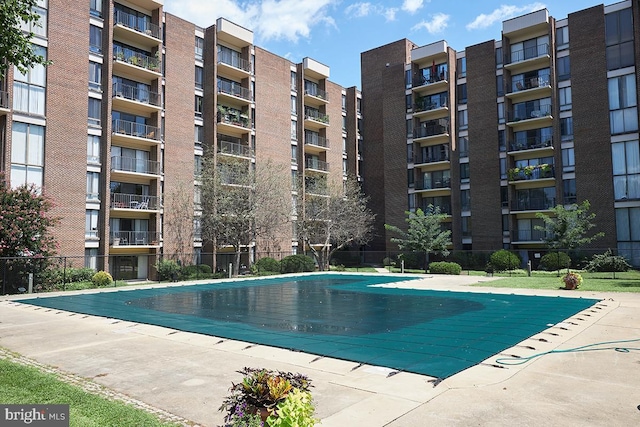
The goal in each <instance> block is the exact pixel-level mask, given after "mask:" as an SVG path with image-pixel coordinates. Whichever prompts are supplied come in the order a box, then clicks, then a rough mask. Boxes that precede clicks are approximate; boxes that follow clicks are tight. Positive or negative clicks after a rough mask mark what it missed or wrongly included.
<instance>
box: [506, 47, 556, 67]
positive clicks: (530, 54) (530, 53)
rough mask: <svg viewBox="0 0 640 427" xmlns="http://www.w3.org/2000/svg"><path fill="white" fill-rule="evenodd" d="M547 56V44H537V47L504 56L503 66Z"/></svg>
mask: <svg viewBox="0 0 640 427" xmlns="http://www.w3.org/2000/svg"><path fill="white" fill-rule="evenodd" d="M548 54H549V45H548V44H546V43H545V44H539V45H537V46H532V47H528V48H526V49H522V50H516V51H514V52H512V53H511V55H506V60H505V64H513V63H514V62H521V61H526V60H528V59H533V58H537V57H539V56H543V55H548Z"/></svg>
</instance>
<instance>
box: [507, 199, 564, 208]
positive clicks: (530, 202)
mask: <svg viewBox="0 0 640 427" xmlns="http://www.w3.org/2000/svg"><path fill="white" fill-rule="evenodd" d="M555 205H556V199H555V198H548V197H533V198H527V199H523V200H514V201H513V202H512V203H511V210H512V211H543V210H547V209H551V208H552V207H554V206H555Z"/></svg>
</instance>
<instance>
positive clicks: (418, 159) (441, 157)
mask: <svg viewBox="0 0 640 427" xmlns="http://www.w3.org/2000/svg"><path fill="white" fill-rule="evenodd" d="M448 161H449V152H446V153H438V154H432V155H427V156H421V155H417V156H415V158H414V160H413V162H414V163H416V164H419V163H435V162H448Z"/></svg>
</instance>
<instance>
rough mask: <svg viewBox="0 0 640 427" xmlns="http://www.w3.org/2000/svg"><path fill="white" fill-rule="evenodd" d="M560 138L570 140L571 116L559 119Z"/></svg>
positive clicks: (571, 136)
mask: <svg viewBox="0 0 640 427" xmlns="http://www.w3.org/2000/svg"><path fill="white" fill-rule="evenodd" d="M560 138H561V139H562V140H563V141H570V140H572V139H573V117H565V118H563V119H560Z"/></svg>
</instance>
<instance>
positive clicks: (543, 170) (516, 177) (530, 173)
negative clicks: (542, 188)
mask: <svg viewBox="0 0 640 427" xmlns="http://www.w3.org/2000/svg"><path fill="white" fill-rule="evenodd" d="M507 177H508V178H509V181H528V180H533V179H545V178H553V177H555V169H554V167H553V165H549V164H546V163H545V164H542V165H536V166H525V167H523V168H513V169H509V170H508V171H507Z"/></svg>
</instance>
